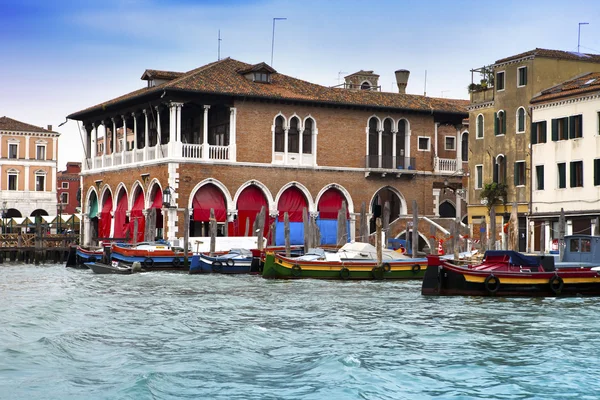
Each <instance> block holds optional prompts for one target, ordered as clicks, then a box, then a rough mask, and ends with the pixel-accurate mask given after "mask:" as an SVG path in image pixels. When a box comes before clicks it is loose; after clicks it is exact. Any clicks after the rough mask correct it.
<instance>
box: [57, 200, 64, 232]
mask: <svg viewBox="0 0 600 400" xmlns="http://www.w3.org/2000/svg"><path fill="white" fill-rule="evenodd" d="M63 206H64V204H63V203H61V202H58V203H56V210H57V211H58V232H57V233H62V228H61V224H62V210H63Z"/></svg>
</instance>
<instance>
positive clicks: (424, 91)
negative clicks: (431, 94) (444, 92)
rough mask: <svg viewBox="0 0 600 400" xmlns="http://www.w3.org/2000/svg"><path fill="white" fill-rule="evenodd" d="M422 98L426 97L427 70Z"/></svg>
mask: <svg viewBox="0 0 600 400" xmlns="http://www.w3.org/2000/svg"><path fill="white" fill-rule="evenodd" d="M423 96H427V70H425V87H424V88H423Z"/></svg>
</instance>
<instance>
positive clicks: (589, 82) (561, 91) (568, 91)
mask: <svg viewBox="0 0 600 400" xmlns="http://www.w3.org/2000/svg"><path fill="white" fill-rule="evenodd" d="M597 91H600V72H591V73H589V74H585V75H582V76H578V77H576V78H573V79H570V80H568V81H565V82H563V83H561V84H558V85H556V86H553V87H551V88H549V89H546V90H542V92H541V93H540V94H538V95H536V96H534V97H533V98H532V99H531V103H540V102H543V101H548V100H554V99H559V98H562V97H571V96H576V95H580V94H585V93H589V92H597Z"/></svg>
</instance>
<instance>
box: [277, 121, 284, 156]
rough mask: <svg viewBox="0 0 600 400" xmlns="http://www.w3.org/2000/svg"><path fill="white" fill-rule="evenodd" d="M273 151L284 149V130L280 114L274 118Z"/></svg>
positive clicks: (282, 150)
mask: <svg viewBox="0 0 600 400" xmlns="http://www.w3.org/2000/svg"><path fill="white" fill-rule="evenodd" d="M275 151H276V152H280V153H283V152H284V151H285V132H284V130H283V117H282V116H281V115H280V116H279V117H277V118H276V119H275Z"/></svg>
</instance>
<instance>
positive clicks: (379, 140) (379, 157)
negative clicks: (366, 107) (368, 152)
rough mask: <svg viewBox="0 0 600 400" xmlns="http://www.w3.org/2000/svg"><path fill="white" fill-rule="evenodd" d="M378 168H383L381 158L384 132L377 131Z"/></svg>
mask: <svg viewBox="0 0 600 400" xmlns="http://www.w3.org/2000/svg"><path fill="white" fill-rule="evenodd" d="M377 137H378V139H377V145H378V147H377V166H378V167H379V168H381V157H382V156H383V130H381V129H380V130H378V131H377Z"/></svg>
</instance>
